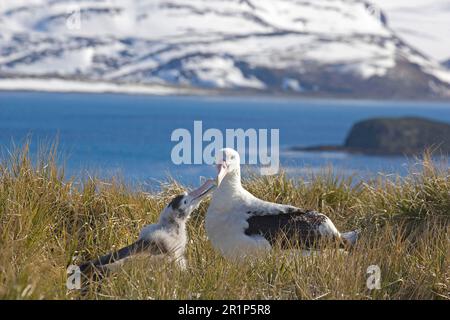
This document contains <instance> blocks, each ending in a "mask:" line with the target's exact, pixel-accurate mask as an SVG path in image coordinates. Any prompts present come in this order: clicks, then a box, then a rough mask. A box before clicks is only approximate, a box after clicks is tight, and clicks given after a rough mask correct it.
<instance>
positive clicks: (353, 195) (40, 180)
mask: <svg viewBox="0 0 450 320" xmlns="http://www.w3.org/2000/svg"><path fill="white" fill-rule="evenodd" d="M41 155H45V156H44V157H42V156H41V157H39V158H38V159H37V160H35V161H32V160H31V159H30V156H29V153H28V147H27V146H25V147H24V148H23V149H21V150H15V151H14V152H11V153H4V154H3V156H2V160H1V162H0V247H1V250H0V298H2V299H76V298H80V295H79V293H78V292H67V290H66V286H65V283H66V267H67V266H68V265H70V264H72V263H74V262H81V261H84V260H86V259H90V258H93V257H95V256H96V255H98V254H103V253H106V252H108V251H110V250H113V249H116V248H118V247H121V246H124V245H127V244H129V243H130V242H132V241H133V240H135V238H136V236H137V234H138V232H139V230H140V228H141V227H142V226H143V225H145V224H148V223H153V222H155V221H156V220H157V217H158V215H159V212H160V210H161V209H162V208H163V206H164V205H165V203H166V202H167V201H168V199H169V198H171V197H172V196H173V195H174V194H177V193H178V192H180V191H181V190H182V189H183V187H182V186H180V185H179V184H177V183H176V182H175V181H172V182H170V183H168V184H167V185H164V186H162V191H161V192H159V193H152V194H145V193H144V192H140V191H139V190H135V189H134V190H132V189H130V188H128V187H127V186H126V184H124V183H123V182H121V181H120V180H118V179H111V180H109V181H102V180H99V179H96V178H94V177H88V178H86V179H83V181H82V182H77V180H75V179H73V178H68V177H65V176H64V170H63V168H59V167H58V166H57V164H56V162H57V161H56V158H57V157H56V156H57V153H56V148H54V147H51V148H48V149H47V150H41ZM422 166H423V170H422V171H421V172H420V173H411V174H410V175H409V176H407V177H405V178H400V177H397V178H393V179H386V178H383V177H380V178H379V179H376V180H374V181H371V182H367V183H362V182H360V183H355V182H354V181H352V179H351V178H342V177H336V176H335V175H333V174H332V171H329V172H324V173H323V174H321V175H315V176H311V177H310V178H308V179H304V180H298V181H294V180H290V179H288V178H287V177H286V176H285V175H283V174H281V175H279V176H275V177H250V178H248V179H247V180H246V181H245V186H246V187H247V188H248V189H249V190H250V191H251V192H252V193H254V194H255V195H257V196H259V197H261V198H263V199H266V200H270V201H275V202H280V203H281V202H283V203H290V204H292V205H296V206H299V207H302V208H305V209H314V210H319V211H321V212H324V213H325V214H327V215H328V216H329V217H330V218H331V219H332V220H333V221H334V222H335V224H336V225H337V227H338V228H339V229H340V230H342V231H347V230H350V229H354V228H362V230H363V233H362V238H361V241H360V242H359V244H358V246H357V247H356V248H355V249H354V250H353V251H351V252H349V253H343V252H341V251H338V250H332V249H330V250H326V251H324V252H322V253H321V254H318V255H317V254H313V255H312V256H309V257H305V256H302V255H301V254H299V252H300V251H299V250H295V249H296V248H293V250H289V251H285V252H283V251H281V250H278V249H274V250H273V251H272V252H271V254H269V255H268V256H267V257H265V258H264V259H260V260H253V261H248V262H247V263H240V264H238V263H233V262H229V261H226V260H225V259H223V258H222V257H221V256H220V255H219V254H218V253H216V252H215V251H214V250H213V249H212V248H211V245H210V244H209V242H208V240H207V238H206V236H205V231H204V227H203V221H204V214H205V212H206V208H207V205H208V203H207V202H204V203H203V204H202V205H201V207H200V210H198V211H197V212H196V213H195V214H194V215H193V217H192V219H191V220H190V222H189V236H190V242H189V246H188V253H187V255H188V269H187V270H186V271H184V272H183V271H180V270H179V269H177V268H176V267H174V266H173V265H171V264H170V263H168V262H164V261H161V262H158V263H155V262H150V261H149V259H137V260H136V261H132V262H130V263H128V264H126V265H125V266H124V268H123V270H122V271H120V272H118V273H116V274H115V275H114V276H112V277H109V278H107V279H106V280H104V281H103V282H102V283H101V285H97V284H94V285H93V286H92V287H91V290H90V291H89V293H88V294H87V295H86V296H84V297H81V298H83V299H257V298H259V299H450V269H449V258H450V249H449V248H450V246H449V240H450V239H449V221H450V171H449V170H448V168H439V167H438V166H436V165H435V164H433V162H432V161H431V160H430V158H429V157H425V158H424V160H423V163H422ZM74 257H75V258H74ZM370 265H378V266H379V267H380V269H381V289H380V290H369V289H367V286H366V281H367V278H368V276H369V275H368V274H366V271H367V268H368V267H369V266H370Z"/></svg>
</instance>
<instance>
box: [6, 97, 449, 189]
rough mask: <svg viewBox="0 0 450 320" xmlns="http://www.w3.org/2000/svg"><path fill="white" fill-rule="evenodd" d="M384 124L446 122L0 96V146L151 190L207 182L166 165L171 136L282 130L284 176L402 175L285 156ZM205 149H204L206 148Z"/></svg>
mask: <svg viewBox="0 0 450 320" xmlns="http://www.w3.org/2000/svg"><path fill="white" fill-rule="evenodd" d="M381 116H424V117H428V118H432V119H438V120H441V121H445V122H449V123H450V103H431V102H391V101H388V102H386V101H383V102H377V101H346V100H294V99H268V98H217V97H152V96H140V95H121V94H72V93H71V94H67V93H64V94H58V93H30V92H28V93H24V92H1V93H0V148H2V149H3V150H5V149H6V148H10V147H11V141H14V142H15V143H16V144H20V143H22V142H23V141H24V139H25V138H26V137H27V136H29V135H31V139H32V142H33V144H32V146H33V150H36V146H37V145H38V142H39V141H41V142H42V141H47V142H48V141H53V140H54V139H55V138H56V137H58V140H59V150H60V152H61V153H62V154H63V157H64V161H65V166H66V172H67V173H68V175H76V176H82V175H85V174H95V175H99V176H102V177H110V176H112V175H117V174H118V175H120V176H122V177H123V178H124V179H125V180H127V181H132V182H140V183H148V184H149V185H151V184H154V183H155V181H158V180H164V179H165V178H167V176H168V175H170V176H172V177H174V178H176V179H179V180H181V181H182V182H183V183H187V184H196V183H198V177H199V176H200V175H203V176H212V175H213V174H214V170H213V168H212V167H211V166H207V165H180V166H176V165H174V164H173V163H172V161H171V150H172V148H173V146H174V145H175V144H176V143H175V142H172V141H171V139H170V137H171V133H172V131H173V130H175V129H177V128H186V129H188V130H190V131H192V130H193V122H194V120H202V121H203V130H206V129H208V128H217V129H220V130H223V132H225V131H224V130H225V129H227V128H229V129H236V128H243V129H249V128H255V129H279V130H280V145H281V164H282V167H283V168H284V169H285V170H286V171H287V172H288V174H290V175H293V176H296V175H302V174H304V173H305V172H311V171H313V172H314V171H317V170H319V171H320V170H322V168H324V167H327V166H330V165H332V166H333V168H335V169H336V170H337V171H338V172H342V173H343V174H355V175H356V176H361V177H370V176H374V175H376V174H377V173H379V172H385V173H400V174H405V173H406V170H407V165H408V164H411V162H413V161H412V160H411V159H407V158H405V157H369V156H362V155H347V154H342V153H299V152H290V151H288V149H289V148H290V147H292V146H308V145H318V144H341V143H342V142H343V141H344V139H345V136H346V134H347V132H348V131H349V129H350V128H351V126H352V124H353V123H354V122H355V121H358V120H361V119H365V118H370V117H381ZM205 145H206V143H205Z"/></svg>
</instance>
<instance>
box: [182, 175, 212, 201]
mask: <svg viewBox="0 0 450 320" xmlns="http://www.w3.org/2000/svg"><path fill="white" fill-rule="evenodd" d="M214 187H215V183H214V180H212V179H208V180H206V181H205V183H204V184H202V186H201V187H199V188H197V189H195V190H193V191H191V192H189V194H188V195H189V196H190V197H191V199H193V200H196V199H202V198H203V197H205V196H206V195H207V194H208V193H209V192H210V191H211V190H212V189H214Z"/></svg>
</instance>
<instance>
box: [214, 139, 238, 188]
mask: <svg viewBox="0 0 450 320" xmlns="http://www.w3.org/2000/svg"><path fill="white" fill-rule="evenodd" d="M240 166H241V158H240V156H239V153H238V152H237V151H236V150H234V149H231V148H224V149H221V150H220V151H219V152H218V154H217V156H216V168H217V185H220V183H221V182H222V180H223V179H224V178H225V177H226V176H228V175H231V174H234V175H237V176H238V177H239V179H240V173H241V167H240Z"/></svg>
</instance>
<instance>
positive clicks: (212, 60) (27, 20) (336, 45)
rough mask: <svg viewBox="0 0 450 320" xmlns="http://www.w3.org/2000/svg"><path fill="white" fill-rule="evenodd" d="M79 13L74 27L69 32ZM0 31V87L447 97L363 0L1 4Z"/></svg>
mask: <svg viewBox="0 0 450 320" xmlns="http://www.w3.org/2000/svg"><path fill="white" fill-rule="evenodd" d="M77 4H78V7H77ZM68 8H73V9H71V10H72V11H71V10H68ZM77 14H78V15H79V19H80V20H79V21H80V28H79V29H76V28H75V29H71V28H68V20H67V18H68V17H70V18H74V17H75V22H77V21H76V17H77V16H76V15H77ZM74 15H75V16H74ZM0 27H1V28H2V30H6V31H5V32H3V33H2V34H1V35H0V78H3V79H7V78H8V77H15V78H21V77H23V78H27V77H28V78H29V77H31V78H42V79H44V80H43V81H45V79H48V78H60V79H68V80H79V81H102V82H111V83H116V84H139V85H144V86H168V87H183V88H186V87H187V88H189V87H191V88H193V89H202V90H215V91H217V90H219V91H222V92H234V93H245V92H255V93H263V92H264V93H275V94H290V95H304V96H337V97H341V96H342V97H358V98H359V97H361V98H387V99H389V98H400V99H401V98H411V99H414V98H418V97H420V98H437V99H439V98H444V99H447V98H449V97H450V72H448V70H446V69H445V68H443V67H442V65H440V64H439V63H437V62H436V61H433V60H431V59H429V58H427V57H426V56H425V55H423V54H421V53H420V52H419V51H417V50H415V49H414V48H412V47H410V46H409V45H408V44H406V43H405V42H404V41H403V40H402V39H400V38H399V37H398V36H397V35H396V34H395V33H394V32H393V31H392V30H391V29H390V28H389V26H388V19H387V18H386V16H385V15H384V14H383V12H382V11H379V10H375V9H374V7H372V5H371V4H370V3H369V2H367V1H357V0H355V1H344V0H316V1H314V2H313V1H311V0H309V1H307V0H302V1H297V0H278V1H276V2H274V1H269V0H261V1H258V2H255V1H250V0H246V1H241V0H226V1H223V0H222V1H220V0H209V1H202V0H191V1H187V0H171V1H162V0H124V1H120V2H119V1H93V0H91V1H83V2H75V1H64V3H63V2H62V1H49V0H32V1H31V3H30V4H28V5H26V4H25V2H23V1H16V2H14V4H13V3H12V2H10V3H9V4H8V5H6V7H3V8H2V7H0ZM0 87H1V85H0Z"/></svg>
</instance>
